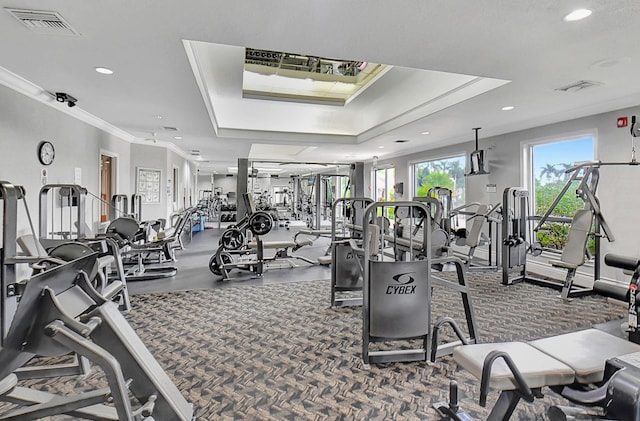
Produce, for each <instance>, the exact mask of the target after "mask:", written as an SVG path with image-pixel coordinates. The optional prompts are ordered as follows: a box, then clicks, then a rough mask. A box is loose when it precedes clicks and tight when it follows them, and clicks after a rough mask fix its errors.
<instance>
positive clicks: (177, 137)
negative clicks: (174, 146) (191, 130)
mask: <svg viewBox="0 0 640 421" xmlns="http://www.w3.org/2000/svg"><path fill="white" fill-rule="evenodd" d="M173 138H174V139H175V140H182V136H173Z"/></svg>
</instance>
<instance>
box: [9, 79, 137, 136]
mask: <svg viewBox="0 0 640 421" xmlns="http://www.w3.org/2000/svg"><path fill="white" fill-rule="evenodd" d="M0 85H4V86H6V87H7V88H9V89H13V90H14V91H16V92H19V93H21V94H23V95H25V96H27V97H28V98H31V99H33V100H35V101H38V102H40V103H41V104H44V105H47V106H49V107H51V108H54V109H56V110H58V111H60V112H62V113H64V114H67V115H69V116H71V117H73V118H75V119H77V120H80V121H82V122H84V123H87V124H89V125H91V126H93V127H96V128H98V129H100V130H102V131H105V132H107V133H109V134H111V135H113V136H115V137H117V138H118V139H122V140H124V141H126V142H130V143H131V142H134V141H135V140H136V137H135V136H133V135H132V134H131V133H129V132H126V131H124V130H122V129H120V128H118V127H116V126H114V125H113V124H110V123H107V122H106V121H104V120H103V119H101V118H99V117H96V116H95V115H93V114H91V113H89V112H87V111H85V110H83V109H82V108H80V107H77V106H76V107H73V108H71V107H67V106H66V105H65V104H61V103H59V102H57V101H56V100H55V95H53V94H51V93H50V92H48V91H46V90H44V89H42V88H41V87H40V86H38V85H36V84H34V83H32V82H30V81H28V80H26V79H24V78H23V77H21V76H18V75H17V74H15V73H13V72H10V71H9V70H7V69H5V68H3V67H0Z"/></svg>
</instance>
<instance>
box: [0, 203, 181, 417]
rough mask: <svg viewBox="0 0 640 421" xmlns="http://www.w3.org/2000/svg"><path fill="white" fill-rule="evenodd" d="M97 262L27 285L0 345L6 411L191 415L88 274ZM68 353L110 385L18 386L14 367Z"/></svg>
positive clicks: (84, 260) (0, 390) (81, 262)
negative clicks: (67, 391) (57, 391)
mask: <svg viewBox="0 0 640 421" xmlns="http://www.w3.org/2000/svg"><path fill="white" fill-rule="evenodd" d="M4 197H6V196H4ZM95 264H96V256H95V254H89V255H86V256H85V257H81V258H79V259H76V260H74V261H72V262H69V263H67V264H65V265H62V266H58V267H55V268H52V269H50V270H47V271H44V272H42V273H40V274H38V275H36V276H34V277H32V278H31V279H30V280H29V282H28V283H27V284H26V286H25V289H24V291H23V294H22V296H21V299H20V302H19V304H18V306H17V308H16V312H15V317H14V318H13V320H12V322H11V327H10V329H9V332H8V334H7V336H6V338H4V339H5V340H4V343H3V346H2V349H1V350H0V400H3V401H7V402H11V403H17V404H18V407H17V408H10V409H8V410H7V411H5V412H4V413H3V414H1V415H0V416H1V417H2V418H3V419H16V420H18V419H23V420H28V419H29V420H30V419H40V418H43V417H48V416H53V415H58V414H66V415H70V416H72V417H73V418H74V419H77V418H86V419H93V420H113V421H115V420H120V421H142V420H148V419H151V417H153V418H152V419H154V420H158V421H162V420H180V421H191V420H192V419H193V417H194V413H193V407H192V405H191V404H189V403H188V402H187V401H186V400H185V399H184V397H183V396H182V395H181V393H180V391H179V390H178V389H177V388H176V386H175V385H174V384H173V382H172V381H171V379H170V378H169V376H167V374H166V373H165V372H164V370H163V369H162V368H161V367H160V365H159V364H158V362H157V361H156V360H155V359H154V357H153V355H151V353H150V352H149V351H148V349H147V348H146V347H145V346H144V344H143V343H142V341H141V340H140V338H139V337H138V336H137V335H136V333H135V332H134V330H133V329H132V328H131V326H130V325H129V323H128V322H127V320H126V319H125V318H124V317H123V316H122V314H121V313H120V312H119V311H118V309H117V307H116V305H115V304H114V303H113V302H111V301H109V300H106V299H105V298H104V297H102V296H101V295H100V294H99V293H98V292H97V291H96V290H95V289H93V287H92V286H91V283H90V282H89V278H88V275H87V274H88V273H91V272H92V270H93V267H94V266H95ZM68 353H76V354H78V355H81V356H83V357H85V358H87V359H89V360H90V361H91V362H93V363H94V364H96V365H98V366H100V367H101V368H102V370H103V371H104V373H105V375H106V380H107V384H108V387H106V388H101V389H96V390H92V391H88V392H84V393H80V394H77V395H74V396H61V395H54V394H52V393H49V392H42V391H37V390H33V389H28V388H24V387H18V386H17V381H18V377H17V376H16V375H15V374H14V372H15V371H16V370H18V369H19V368H20V367H22V366H23V365H24V364H25V363H27V362H28V361H29V360H31V359H32V358H33V357H34V356H42V357H58V356H63V355H66V354H68ZM125 376H126V377H125ZM134 405H135V407H134Z"/></svg>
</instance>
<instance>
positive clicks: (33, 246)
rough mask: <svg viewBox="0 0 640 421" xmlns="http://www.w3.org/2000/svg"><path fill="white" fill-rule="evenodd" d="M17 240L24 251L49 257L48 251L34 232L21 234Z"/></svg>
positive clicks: (28, 253)
mask: <svg viewBox="0 0 640 421" xmlns="http://www.w3.org/2000/svg"><path fill="white" fill-rule="evenodd" d="M16 242H17V243H18V245H19V246H20V248H21V249H22V251H23V252H24V253H25V254H26V255H28V256H32V257H47V256H48V254H47V251H46V250H45V249H44V247H43V246H42V244H41V243H40V240H38V239H37V238H36V236H35V235H33V234H26V235H21V236H20V237H18V238H16Z"/></svg>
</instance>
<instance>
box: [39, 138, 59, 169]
mask: <svg viewBox="0 0 640 421" xmlns="http://www.w3.org/2000/svg"><path fill="white" fill-rule="evenodd" d="M55 156H56V150H55V149H54V148H53V143H51V142H49V141H46V140H45V141H43V142H40V144H39V145H38V159H39V160H40V163H41V164H42V165H51V163H52V162H53V158H55Z"/></svg>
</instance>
